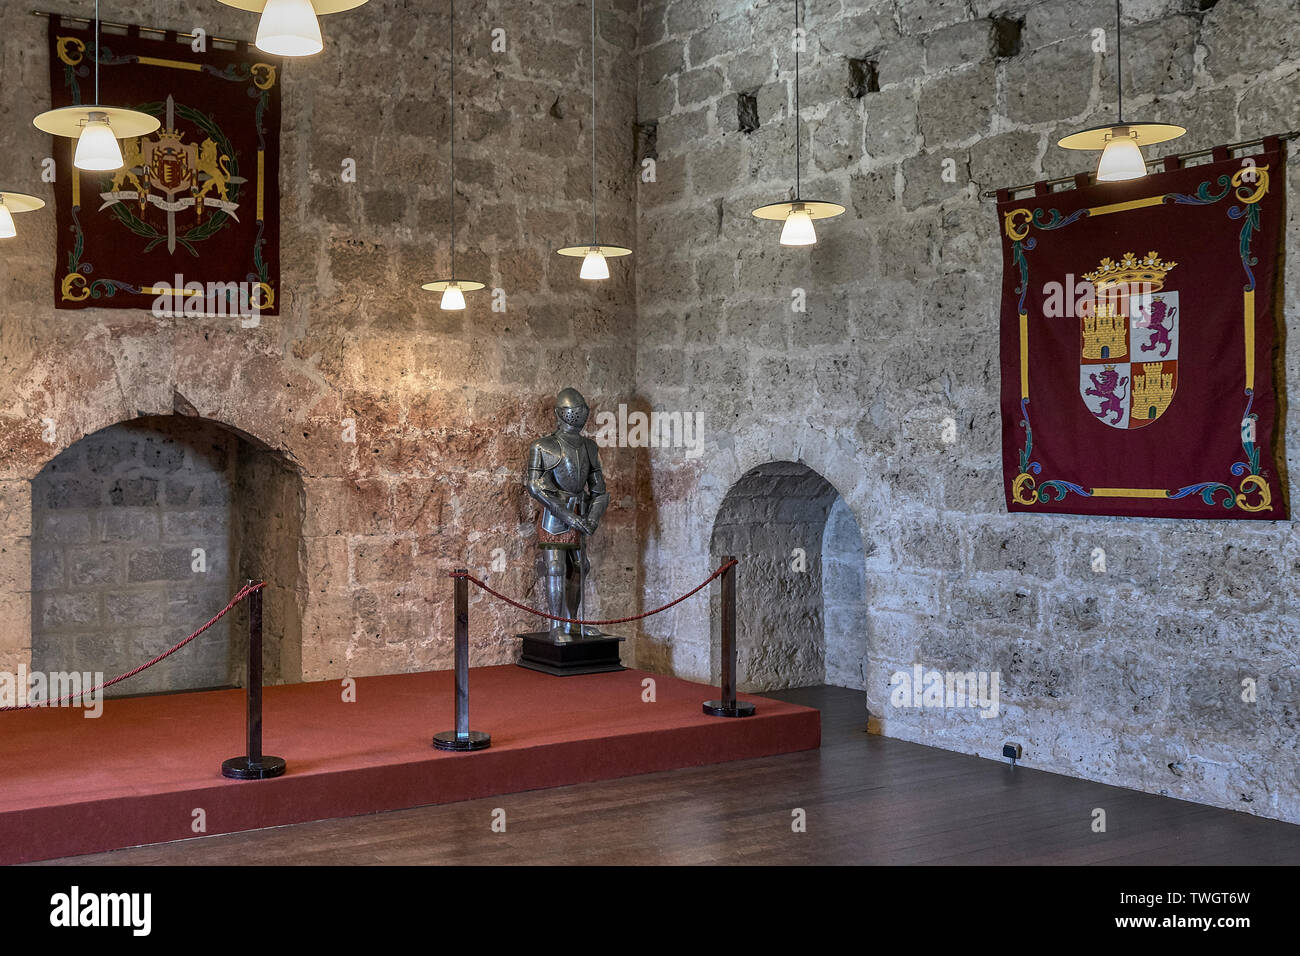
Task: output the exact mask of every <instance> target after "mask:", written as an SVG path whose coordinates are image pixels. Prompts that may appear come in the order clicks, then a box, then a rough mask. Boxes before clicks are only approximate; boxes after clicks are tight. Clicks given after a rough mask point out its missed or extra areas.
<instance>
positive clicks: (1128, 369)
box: [1079, 251, 1179, 429]
mask: <svg viewBox="0 0 1300 956" xmlns="http://www.w3.org/2000/svg"><path fill="white" fill-rule="evenodd" d="M1177 265H1178V263H1176V262H1165V261H1164V260H1163V259H1161V257H1160V255H1159V253H1157V252H1154V251H1153V252H1148V253H1147V254H1146V255H1145V256H1142V257H1139V256H1136V255H1134V254H1133V253H1131V252H1126V253H1124V255H1123V256H1122V257H1121V258H1120V260H1119V261H1118V262H1116V261H1115V260H1113V259H1109V258H1106V259H1102V260H1101V262H1100V264H1099V265H1098V266H1097V268H1096V269H1094V270H1093V271H1091V272H1085V273H1084V278H1085V279H1087V280H1088V281H1089V282H1091V283H1092V285H1093V290H1094V293H1093V295H1092V296H1091V297H1090V299H1089V300H1088V301H1087V302H1086V303H1085V304H1084V305H1083V306H1082V307H1081V308H1080V310H1079V311H1080V315H1079V395H1080V397H1081V398H1082V399H1083V403H1084V405H1086V406H1087V408H1088V411H1090V412H1091V413H1092V415H1093V417H1094V418H1096V419H1097V420H1098V421H1099V422H1102V423H1103V424H1106V425H1109V426H1110V427H1111V428H1125V429H1127V428H1143V427H1145V426H1147V425H1150V424H1151V423H1152V422H1154V421H1156V420H1158V419H1159V418H1160V416H1162V415H1163V414H1164V413H1165V412H1166V411H1168V410H1169V406H1170V404H1171V403H1172V402H1173V400H1174V394H1175V393H1176V392H1177V391H1178V345H1179V336H1178V322H1179V303H1178V292H1177V291H1175V290H1173V289H1171V288H1169V287H1168V277H1169V273H1170V271H1171V270H1172V269H1173V268H1174V267H1175V266H1177Z"/></svg>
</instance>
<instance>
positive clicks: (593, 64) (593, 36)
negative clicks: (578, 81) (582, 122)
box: [591, 0, 596, 246]
mask: <svg viewBox="0 0 1300 956" xmlns="http://www.w3.org/2000/svg"><path fill="white" fill-rule="evenodd" d="M591 244H592V245H593V246H594V245H596V0H591Z"/></svg>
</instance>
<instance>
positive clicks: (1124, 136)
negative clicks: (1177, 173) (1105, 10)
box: [1057, 0, 1187, 183]
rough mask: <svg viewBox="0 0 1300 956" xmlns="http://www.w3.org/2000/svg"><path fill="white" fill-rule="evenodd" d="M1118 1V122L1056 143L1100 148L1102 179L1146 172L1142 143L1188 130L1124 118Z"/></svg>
mask: <svg viewBox="0 0 1300 956" xmlns="http://www.w3.org/2000/svg"><path fill="white" fill-rule="evenodd" d="M1119 5H1120V0H1115V86H1116V93H1117V103H1116V110H1115V123H1114V124H1113V125H1111V126H1094V127H1092V128H1091V129H1085V130H1080V131H1079V132H1077V133H1071V134H1070V135H1069V136H1067V137H1065V138H1064V139H1062V140H1061V141H1060V142H1059V143H1057V145H1058V146H1061V147H1064V148H1065V149H1099V150H1101V159H1100V160H1099V161H1098V163H1097V182H1100V183H1114V182H1122V181H1123V180H1126V179H1137V178H1139V177H1141V176H1145V175H1146V174H1147V163H1146V160H1145V159H1144V158H1143V156H1142V147H1143V146H1153V145H1155V144H1156V143H1163V142H1166V141H1168V140H1171V139H1177V138H1178V137H1179V136H1182V135H1183V134H1184V133H1186V132H1187V130H1186V129H1184V128H1183V127H1181V126H1175V125H1173V124H1170V123H1133V122H1129V121H1128V120H1125V119H1124V39H1123V35H1122V33H1121V32H1120V23H1119V12H1120V11H1119Z"/></svg>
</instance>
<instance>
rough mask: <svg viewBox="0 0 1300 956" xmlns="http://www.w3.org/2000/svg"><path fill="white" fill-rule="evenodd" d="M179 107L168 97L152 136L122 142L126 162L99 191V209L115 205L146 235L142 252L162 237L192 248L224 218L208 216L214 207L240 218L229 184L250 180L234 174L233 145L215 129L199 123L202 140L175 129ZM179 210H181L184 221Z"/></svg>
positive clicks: (171, 248)
mask: <svg viewBox="0 0 1300 956" xmlns="http://www.w3.org/2000/svg"><path fill="white" fill-rule="evenodd" d="M177 112H178V110H177V106H176V102H175V100H174V99H173V98H172V97H171V96H168V97H167V107H166V117H165V119H164V122H163V125H162V128H161V129H159V130H158V131H157V132H156V133H155V134H154V135H153V136H151V137H144V136H142V137H138V138H136V139H128V140H125V141H124V142H123V144H122V146H123V151H122V152H123V157H124V159H125V165H124V166H123V168H122V169H121V170H119V171H118V172H117V174H116V175H115V176H114V177H113V182H112V185H111V186H110V187H109V190H108V191H107V192H103V193H100V194H99V195H100V199H102V200H103V205H102V206H100V207H99V211H100V212H103V211H104V210H106V209H111V208H115V207H116V210H117V213H118V215H119V217H120V218H121V220H122V222H123V223H124V224H125V225H126V226H127V228H128V229H130V230H131V231H132V232H134V233H136V234H137V235H139V236H141V237H143V238H145V239H147V240H150V241H149V243H148V245H147V247H146V251H147V250H148V249H152V248H153V247H154V246H156V245H158V244H160V243H161V242H164V241H165V242H166V244H167V251H168V252H171V253H174V252H175V251H176V247H177V244H178V243H179V244H181V245H183V246H185V247H186V248H187V249H189V250H190V251H191V252H193V251H194V250H193V243H195V242H198V241H201V240H203V239H206V238H209V237H210V236H211V235H213V234H215V233H216V232H218V231H219V230H220V228H221V225H222V224H223V223H224V222H225V217H218V218H217V219H212V218H211V217H212V216H213V214H214V213H216V212H222V213H225V216H228V217H229V218H230V219H232V220H234V221H235V222H238V221H239V216H238V211H239V203H238V202H235V201H234V199H235V198H236V197H235V196H234V191H233V190H232V189H231V187H232V186H237V185H238V184H240V183H244V182H247V181H248V180H247V179H246V178H245V177H243V176H236V175H232V172H231V166H230V164H231V155H230V153H231V152H233V150H232V149H231V147H230V145H229V143H228V142H226V141H225V137H224V136H222V135H221V132H220V130H219V129H215V128H213V129H212V130H211V135H208V134H207V131H205V130H203V129H202V128H201V127H200V129H199V135H201V136H203V139H202V141H201V142H193V143H187V142H186V141H185V140H186V138H187V135H188V133H187V131H184V130H181V129H178V128H177V125H178V124H177V121H176V120H177ZM180 112H181V113H182V114H184V115H185V116H186V118H187V119H190V120H193V118H194V116H193V114H194V111H193V110H189V109H186V108H183V107H182V108H181V110H180ZM209 125H210V122H209ZM214 137H215V138H214ZM218 140H220V142H218ZM178 214H184V216H185V219H184V221H182V220H179V219H178ZM154 219H156V220H157V221H156V222H154V221H151V220H154ZM178 223H179V224H180V226H183V229H182V228H178Z"/></svg>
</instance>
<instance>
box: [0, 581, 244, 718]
mask: <svg viewBox="0 0 1300 956" xmlns="http://www.w3.org/2000/svg"><path fill="white" fill-rule="evenodd" d="M264 587H266V582H265V581H257V582H255V583H252V584H246V585H244V586H243V587H242V588H241V589H240V591H239V593H238V594H236V595H235V596H234V597H232V598H231V599H230V603H229V604H227V605H226V606H225V607H223V608H222V609H221V610H220V611H218V612H217V615H216V617H214V618H213V619H212V620H210V621H208V623H207V624H204V625H203V626H202V627H201V628H199V629H198V630H197V631H195V632H194V633H193V634H191V635H190V636H189V637H187V638H185V640H183V641H181V642H180V643H179V644H173V645H172V646H171V647H169V648H168V649H167V650H165V651H163V652H162V653H161V654H159V655H158V656H157V657H155V658H153V659H152V660H150V661H147V662H146V663H144V664H141V665H140V666H139V667H137V668H135V669H133V670H129V671H127V672H126V673H125V674H121V675H119V676H117V677H114V678H113V679H112V680H106V681H104V682H103V683H102V684H96V685H95V686H94V687H91V688H90V689H89V690H83V691H81V692H80V693H78V694H65V695H64V696H62V697H60V698H59V699H58V700H56V701H53V702H51V701H48V700H38V701H28V702H27V703H26V704H14V705H11V706H9V707H0V712H3V711H6V710H27V709H28V708H31V707H58V706H59V705H60V704H62V703H63V702H64V701H69V700H72V699H73V698H74V697H88V696H90V695H91V694H93V693H94V692H95V691H97V690H104V689H105V688H108V687H112V686H113V685H114V684H117V683H120V682H121V681H124V680H126V679H127V678H128V677H134V676H135V675H136V674H139V673H140V672H141V671H146V670H148V669H149V668H151V667H153V666H154V665H155V664H157V663H158V662H159V661H161V660H164V659H165V658H168V657H171V656H172V655H173V654H175V653H176V652H177V651H179V650H180V649H181V648H182V647H184V646H185V645H186V644H188V643H189V642H190V641H192V640H194V639H195V638H196V637H198V636H199V635H200V634H202V633H203V632H204V631H206V630H207V629H208V628H210V627H212V625H213V624H216V623H217V622H218V621H219V620H221V619H222V618H223V617H225V616H226V615H227V614H229V613H230V611H231V609H232V608H234V606H235V605H236V604H238V603H239V602H240V601H242V600H243V599H244V598H246V597H248V596H249V595H250V594H252V593H253V592H254V591H260V590H262V588H264Z"/></svg>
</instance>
